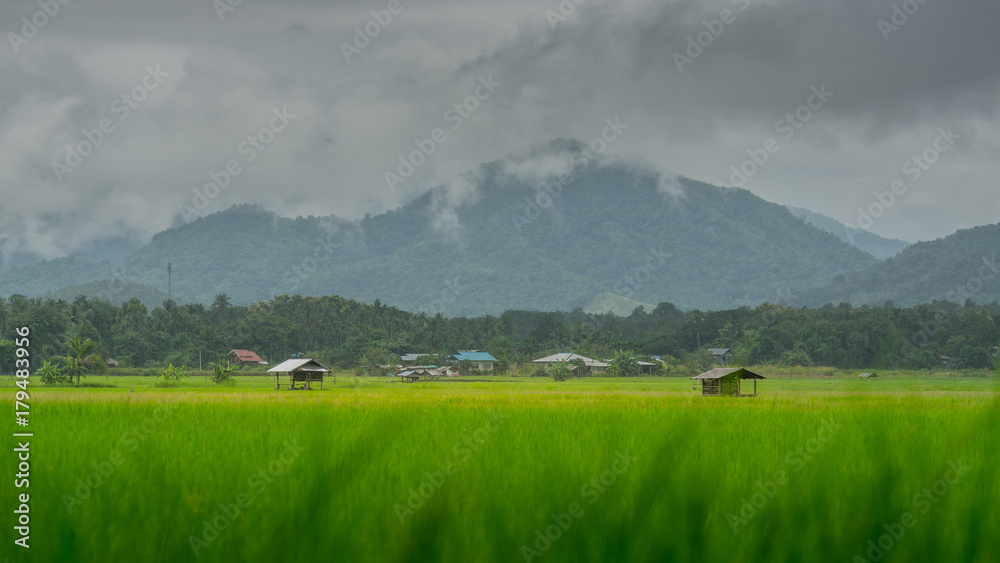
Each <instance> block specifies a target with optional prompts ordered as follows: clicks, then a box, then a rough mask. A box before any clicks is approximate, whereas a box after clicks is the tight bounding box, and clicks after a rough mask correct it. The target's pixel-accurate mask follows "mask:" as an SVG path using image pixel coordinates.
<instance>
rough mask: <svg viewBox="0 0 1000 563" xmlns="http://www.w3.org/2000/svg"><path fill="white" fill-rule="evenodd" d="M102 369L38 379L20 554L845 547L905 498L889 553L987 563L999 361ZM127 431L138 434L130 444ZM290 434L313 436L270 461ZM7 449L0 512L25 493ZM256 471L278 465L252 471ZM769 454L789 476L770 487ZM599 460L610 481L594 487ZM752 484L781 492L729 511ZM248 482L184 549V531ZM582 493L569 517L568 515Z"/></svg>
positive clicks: (499, 557)
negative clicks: (442, 372) (331, 374)
mask: <svg viewBox="0 0 1000 563" xmlns="http://www.w3.org/2000/svg"><path fill="white" fill-rule="evenodd" d="M89 381H90V382H91V383H105V378H104V377H95V376H92V377H90V378H89ZM108 382H109V383H110V384H111V385H114V387H112V388H86V389H73V388H45V387H44V386H42V385H40V384H38V383H36V382H32V386H31V392H32V407H31V408H32V413H31V427H30V430H31V431H33V432H34V433H35V437H34V438H33V439H32V458H31V462H32V467H31V487H30V490H29V492H30V494H31V503H32V504H31V516H32V521H31V523H32V535H31V544H32V548H31V550H30V552H27V553H24V550H21V549H20V548H14V547H11V546H12V539H11V540H8V541H6V545H7V546H8V547H5V550H6V552H7V554H9V555H10V556H11V561H81V562H89V561H102V562H103V561H189V560H198V561H410V560H413V561H525V560H526V557H525V556H524V552H523V549H524V547H523V546H528V547H531V548H535V547H536V546H535V543H536V541H537V535H536V530H542V533H544V531H545V529H546V528H547V527H549V526H551V525H553V516H552V515H553V514H555V515H556V519H557V520H561V521H562V522H563V523H564V524H565V523H567V522H568V523H569V526H568V529H566V530H562V529H559V530H558V531H559V538H558V539H557V540H555V541H551V542H550V543H551V545H550V546H549V547H548V548H547V549H544V550H539V551H538V553H540V554H541V555H540V557H537V556H535V555H534V554H530V553H529V557H530V559H531V560H532V561H543V562H548V561H707V562H714V561H727V562H728V561H851V560H852V558H853V557H855V556H862V557H864V555H865V551H866V550H867V549H868V541H869V540H873V541H878V539H879V536H880V535H882V534H884V533H886V532H885V530H884V529H883V525H886V524H888V525H890V526H891V525H892V524H893V523H895V522H898V521H899V520H900V517H901V515H902V514H903V513H905V512H913V513H914V515H915V518H916V523H915V525H914V526H913V527H912V528H904V530H905V535H904V536H903V537H902V538H901V539H900V540H899V541H895V540H894V543H895V545H894V546H893V547H892V548H891V549H890V550H889V551H888V554H887V555H886V556H885V558H884V559H883V561H982V562H987V561H989V562H993V561H997V560H1000V538H998V537H997V535H996V533H995V531H996V530H997V529H1000V511H998V510H997V509H996V507H997V505H998V501H1000V481H998V479H997V478H996V475H997V467H1000V443H998V442H1000V440H998V437H1000V433H998V428H997V424H998V414H1000V409H998V396H1000V395H998V394H997V392H996V390H997V385H996V384H997V381H996V379H995V378H983V377H947V376H928V375H919V376H914V375H906V376H898V377H893V376H886V377H882V378H880V379H878V380H876V381H870V382H864V381H858V380H857V378H853V377H850V376H849V375H847V374H840V375H834V376H832V377H813V378H806V377H787V378H782V377H776V378H769V379H768V380H765V381H763V382H760V383H759V384H758V391H759V392H760V394H761V395H760V396H759V397H756V398H752V399H750V398H744V399H728V398H726V399H719V398H704V397H701V396H699V394H698V393H697V392H696V391H693V390H692V385H691V381H689V380H686V379H671V378H639V379H626V380H621V379H596V378H595V379H582V380H571V381H568V382H564V383H556V382H553V381H551V380H535V379H528V378H523V379H522V378H515V379H514V380H508V381H504V382H500V383H496V382H489V383H483V382H480V383H466V382H445V381H441V382H421V383H417V384H401V383H398V380H395V379H390V378H385V379H373V378H354V377H351V376H346V377H345V376H340V377H338V379H337V383H336V385H328V386H327V388H326V389H325V390H324V391H314V392H288V391H284V390H283V391H280V392H277V391H274V390H273V379H269V378H247V377H240V378H238V381H237V383H236V385H235V386H232V387H217V386H215V385H213V384H211V383H210V382H206V381H205V380H204V379H203V378H199V377H191V378H188V379H186V380H184V381H182V383H181V385H180V386H178V387H176V388H162V389H161V388H156V387H154V386H153V383H154V380H153V378H143V377H111V378H109V379H108ZM0 387H2V388H3V389H2V391H3V392H6V393H8V394H12V393H13V391H14V389H13V388H12V387H11V384H10V382H8V381H3V382H2V385H0ZM157 417H158V418H159V419H160V420H159V421H157V420H156V418H157ZM824 421H826V424H828V425H832V426H833V427H834V428H836V433H835V434H833V435H832V437H831V436H829V435H828V433H827V432H826V431H824V432H822V433H821V429H822V428H823V427H824ZM144 424H145V427H143V425H144ZM838 426H842V427H838ZM132 429H138V432H139V435H140V436H142V437H143V438H144V439H143V440H141V441H139V438H138V437H136V436H135V435H134V434H133V437H132V438H131V439H129V440H123V435H125V434H126V433H127V432H130V431H131V430H132ZM477 432H478V434H477ZM477 437H478V438H481V441H480V442H479V443H477V442H475V440H476V439H477ZM819 438H830V439H829V441H826V442H820V441H818V440H819ZM10 440H12V439H10ZM132 440H134V441H132ZM466 440H471V441H473V445H474V446H475V450H473V449H472V447H471V446H469V445H468V444H467V442H465V441H466ZM286 442H290V443H293V444H296V445H297V446H299V447H301V448H302V449H301V451H300V452H298V455H297V456H296V457H289V454H287V453H286V454H285V461H281V455H282V450H283V448H284V447H285V446H284V444H285V443H286ZM456 444H457V445H456ZM463 444H465V445H463ZM133 447H134V451H133ZM799 448H812V449H813V451H814V454H813V455H812V457H811V459H808V460H807V459H805V458H804V455H802V454H800V453H798V452H797V450H798V449H799ZM8 452H10V450H8ZM115 452H117V453H115ZM618 452H620V453H622V454H628V455H631V456H635V458H636V459H635V461H634V462H633V463H631V465H630V466H629V467H622V466H621V462H620V461H619V462H617V463H616V461H615V460H616V458H617V456H618ZM804 453H808V452H804ZM119 455H120V456H121V457H120V458H119V457H118V456H119ZM800 459H801V461H800ZM111 461H120V465H117V466H116V465H113V464H111ZM958 461H961V462H962V463H963V464H965V465H967V466H969V469H968V471H967V472H965V473H964V475H962V476H961V477H960V478H959V480H958V481H957V482H956V483H954V484H953V485H951V486H950V488H949V490H948V491H947V492H946V493H945V494H943V495H942V497H941V498H940V500H939V501H938V502H934V503H928V506H929V510H928V511H927V513H926V514H923V513H921V509H922V508H924V505H923V504H918V505H916V506H915V505H914V495H917V494H922V493H921V489H924V488H926V487H932V486H933V485H934V484H935V482H936V481H938V480H940V479H942V478H943V477H944V475H945V472H946V471H947V469H948V467H949V466H948V464H949V462H958ZM286 462H287V463H286ZM2 463H3V468H4V475H6V476H8V477H5V478H4V479H3V484H2V485H0V491H2V496H0V498H2V499H4V506H3V508H4V513H5V514H8V515H9V514H11V512H10V510H11V509H9V508H8V506H10V505H11V504H12V503H13V500H12V499H13V498H14V496H15V493H16V492H24V489H14V488H13V486H12V485H13V481H12V479H10V476H12V475H13V474H14V473H16V468H15V465H14V463H15V458H14V457H12V455H11V454H10V453H8V454H6V455H4V456H3V461H2ZM95 463H96V464H97V465H96V467H95V465H94V464H95ZM449 464H450V465H449ZM269 466H270V467H271V468H273V469H275V470H277V469H280V470H281V474H280V475H277V476H274V477H273V482H266V481H262V480H257V479H255V478H254V475H255V474H256V473H258V472H259V471H261V470H264V471H265V472H266V471H267V469H268V467H269ZM109 467H110V468H111V471H110V472H109V471H107V469H108V468H109ZM613 468H617V469H619V470H621V474H620V475H618V474H614V473H613V472H610V473H609V471H611V470H612V469H613ZM100 469H104V470H105V473H108V475H107V477H102V483H101V484H100V486H98V487H96V488H94V489H93V490H92V492H91V494H90V496H89V498H87V499H85V500H81V501H80V502H79V503H76V502H72V503H71V510H70V509H67V505H66V499H67V498H69V497H68V496H64V495H74V494H75V492H76V491H75V489H76V488H77V486H78V483H77V482H76V480H77V479H81V480H82V481H84V482H85V481H86V480H87V478H88V476H89V475H91V474H93V473H94V472H95V470H100ZM797 469H798V470H797ZM779 471H784V472H785V473H786V474H787V484H783V485H778V484H776V485H775V487H770V485H769V484H767V483H766V482H767V481H770V480H773V479H774V476H775V474H776V473H777V472H779ZM438 472H440V474H438ZM446 473H450V474H446ZM602 474H603V477H604V478H605V481H606V482H610V480H611V476H614V481H613V483H610V484H609V485H608V486H607V487H606V488H605V490H604V491H603V492H602V491H601V490H599V489H598V488H595V487H593V486H592V485H588V483H589V482H591V480H592V479H600V478H601V477H602ZM91 480H92V483H93V482H95V481H96V479H95V478H94V477H91ZM758 481H761V482H762V486H764V488H765V489H767V490H769V491H771V492H772V493H773V498H767V499H766V503H765V504H763V506H762V507H761V508H759V509H756V514H754V515H752V516H750V517H749V518H746V521H745V524H744V523H742V522H740V521H736V520H734V518H735V517H738V516H740V510H741V505H742V504H743V503H742V499H747V500H748V502H749V500H750V499H751V498H753V495H754V493H755V492H756V491H758V490H759V489H758V488H756V484H757V483H758ZM438 484H439V485H438ZM598 484H599V482H598ZM421 486H423V487H424V492H425V493H427V492H429V493H430V494H428V495H427V496H429V498H428V499H426V500H423V503H422V506H419V507H416V508H414V509H412V510H413V513H412V514H410V513H408V512H406V511H405V510H404V511H402V512H403V513H402V516H403V520H404V521H403V522H401V521H400V512H399V510H398V509H397V505H400V506H406V504H407V502H408V498H410V497H411V496H412V494H413V491H418V494H419V490H420V488H421ZM601 486H602V487H603V485H601ZM83 492H85V491H83ZM241 494H246V495H247V497H240V495H241ZM765 496H766V495H765ZM240 498H242V499H243V500H249V501H250V504H249V505H248V506H246V507H245V508H242V509H241V511H240V514H239V516H238V517H236V518H235V519H232V520H231V521H228V522H227V518H228V517H226V518H223V517H220V520H219V521H220V522H222V523H226V524H227V525H226V529H225V530H223V531H222V532H221V533H220V534H219V536H218V538H216V539H214V541H212V542H211V543H210V544H209V545H202V546H200V549H199V555H198V556H197V557H196V555H195V552H194V550H192V547H191V543H190V538H191V537H192V536H195V537H199V538H201V537H203V531H204V526H205V525H204V522H205V521H206V520H209V521H211V520H213V519H215V518H216V517H217V516H219V515H220V514H223V512H221V511H220V508H219V506H220V505H224V506H228V505H230V504H234V503H236V502H237V499H240ZM414 498H416V497H414ZM761 498H762V497H761V496H759V495H758V497H756V498H755V499H754V500H756V501H758V504H760V501H761ZM922 498H924V497H918V500H919V499H922ZM591 501H593V503H591ZM574 504H579V505H580V506H579V508H580V510H582V515H580V516H579V517H574V516H568V517H564V516H561V515H563V514H569V511H570V507H571V506H572V505H574ZM744 508H745V507H744ZM575 513H576V514H579V511H575ZM730 514H732V515H733V517H730V516H729V515H730ZM746 515H748V513H747V512H744V516H746ZM5 521H6V520H5ZM734 522H735V523H734ZM733 526H736V530H735V532H734V530H733ZM6 529H7V530H8V533H10V532H9V530H10V526H9V525H8V526H7V528H6ZM550 532H552V530H550ZM553 535H554V533H553ZM538 547H545V543H541V544H540V545H539V546H538Z"/></svg>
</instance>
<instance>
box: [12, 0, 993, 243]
mask: <svg viewBox="0 0 1000 563" xmlns="http://www.w3.org/2000/svg"><path fill="white" fill-rule="evenodd" d="M50 1H51V4H45V1H44V0H43V2H41V3H39V2H38V1H37V0H5V1H3V2H2V3H0V31H2V32H3V34H4V41H3V44H2V45H0V76H2V80H0V196H2V198H0V249H2V250H3V252H4V253H5V254H7V253H10V252H12V251H14V250H18V251H32V252H36V253H39V254H41V255H44V256H47V257H54V256H61V255H65V254H68V253H70V252H72V251H74V250H77V249H78V248H79V247H80V245H85V244H87V243H88V242H90V241H93V240H96V239H99V238H100V237H102V236H107V235H109V234H114V233H129V234H131V235H134V236H138V237H148V236H150V235H152V234H154V233H156V232H158V231H160V230H162V229H164V228H167V227H169V226H171V225H174V224H177V223H178V221H179V220H181V219H180V218H181V217H182V211H183V210H184V209H185V207H186V208H188V211H189V213H188V218H189V219H190V217H191V214H190V211H197V212H198V213H199V214H207V213H211V212H215V211H219V210H222V209H225V208H226V207H229V206H230V205H232V204H234V203H241V202H250V203H256V204H260V205H261V206H264V207H266V208H268V209H270V210H273V211H276V212H278V213H279V214H281V215H286V216H297V215H326V214H331V213H333V214H337V215H340V216H344V217H360V216H362V215H364V214H365V213H373V214H374V213H379V212H382V211H384V210H386V209H390V208H395V207H397V206H399V205H400V204H402V203H405V202H406V201H408V200H410V199H412V198H413V197H414V196H416V195H417V194H419V193H422V192H423V191H425V190H426V189H428V188H429V187H432V186H434V185H437V184H440V183H444V182H448V181H451V180H453V179H454V178H455V177H456V176H457V175H458V174H461V173H462V172H464V171H467V170H469V169H471V168H473V167H475V166H476V165H478V164H479V163H482V162H484V161H490V160H495V159H497V158H500V157H502V156H504V155H506V154H508V153H512V152H516V151H521V150H523V149H525V148H526V147H530V146H532V145H534V144H538V143H541V142H544V141H546V140H549V139H552V138H555V137H572V138H576V139H579V140H581V141H583V142H589V141H590V140H591V139H593V138H595V137H597V136H599V135H600V134H601V131H602V129H603V128H604V127H605V119H609V118H610V119H614V118H616V117H617V118H618V119H619V120H620V122H621V123H623V124H626V125H627V126H628V128H627V129H626V130H624V131H623V132H622V134H621V136H620V137H619V138H618V140H617V141H615V142H614V143H612V144H611V146H610V147H609V148H608V151H609V152H610V153H613V154H616V155H623V156H628V157H641V158H643V159H645V160H647V161H648V162H649V163H650V164H651V165H653V166H654V167H657V168H659V169H662V170H664V171H669V172H672V173H676V174H681V175H685V176H690V177H692V178H695V179H698V180H701V181H705V182H709V183H713V184H717V185H733V184H736V185H742V186H743V187H745V188H747V189H749V190H751V191H752V192H753V193H755V194H757V195H759V196H760V197H763V198H765V199H767V200H770V201H774V202H778V203H782V204H789V205H796V206H802V207H807V208H810V209H812V210H814V211H818V212H820V213H825V214H827V215H831V216H833V217H836V218H837V219H840V220H842V221H844V222H846V223H850V224H853V225H857V224H858V223H861V225H860V226H862V227H870V230H872V231H873V232H875V233H878V234H881V235H884V236H891V237H899V238H903V239H906V240H910V241H917V240H928V239H933V238H937V237H940V236H945V235H948V234H950V233H952V232H954V231H955V230H957V229H960V228H965V227H970V226H974V225H980V224H987V223H995V222H997V221H998V220H1000V197H998V190H997V187H998V181H997V177H998V176H997V172H998V171H1000V165H998V161H1000V159H998V155H1000V133H998V127H997V125H998V119H1000V118H998V116H997V109H998V103H1000V90H998V86H1000V64H997V53H1000V34H998V33H996V31H995V26H996V22H997V21H1000V3H998V2H996V1H995V0H948V1H945V0H927V1H926V2H925V3H924V4H923V5H920V4H919V3H918V2H916V0H908V1H907V2H900V1H898V0H897V1H896V2H895V5H896V10H894V8H893V5H894V3H893V2H892V1H889V0H838V1H820V0H801V1H787V0H773V1H763V0H714V1H697V2H696V1H679V2H663V1H649V2H646V1H639V0H628V1H622V2H599V1H596V0H587V1H580V3H579V6H577V5H576V4H573V3H572V2H571V0H564V1H563V2H562V5H561V7H560V2H559V1H557V0H548V1H537V0H536V1H531V2H527V1H525V2H519V1H513V2H497V1H495V0H492V1H488V2H487V1H479V0H473V1H469V0H466V1H463V2H457V1H444V0H415V1H411V0H400V2H399V3H398V6H397V4H396V3H395V2H390V1H389V0H366V1H349V2H348V1H344V2H337V1H331V2H320V1H306V0H282V1H280V2H279V1H276V0H242V2H239V0H216V1H215V2H214V3H213V2H212V0H183V1H181V0H177V1H169V2H168V1H165V0H164V1H156V2H154V1H148V0H147V1H128V2H126V1H110V0H68V1H67V0H59V1H58V2H57V1H56V0H50ZM61 2H67V3H66V4H65V5H62V4H61ZM230 4H238V5H236V6H231V5H230ZM915 7H916V8H917V9H916V10H914V8H915ZM46 8H47V9H48V11H49V12H50V13H51V12H55V13H54V15H50V14H49V13H46V12H45V9H46ZM56 8H58V11H56ZM388 8H392V9H393V11H395V12H396V13H395V14H391V13H390V12H388V11H387V9H388ZM373 10H374V11H376V14H375V15H374V16H373V14H372V11H373ZM724 10H726V11H725V12H724ZM379 11H382V12H383V13H378V12H379ZM560 12H561V13H560ZM906 12H911V13H910V14H907V13H906ZM388 15H391V20H390V19H389V18H388V17H387V16H388ZM22 18H26V20H25V19H22ZM904 19H905V21H904ZM376 20H381V22H379V21H376ZM880 20H881V21H882V22H883V23H882V24H880V23H879V22H880ZM26 21H27V22H28V23H26ZM355 27H357V28H358V29H360V30H361V32H362V35H361V36H359V35H358V33H357V31H356V30H355ZM699 34H700V35H699ZM369 35H373V37H370V36H369ZM689 38H690V39H689ZM699 42H700V44H699ZM347 46H350V47H347ZM348 59H349V60H348ZM487 84H488V85H489V86H488V87H487V86H486V85H487ZM477 88H478V90H477ZM814 92H821V93H822V95H817V94H814ZM477 93H478V94H479V95H480V98H482V100H481V101H480V100H475V103H471V101H469V100H466V97H467V96H470V95H471V96H474V95H476V94H477ZM123 96H124V98H123ZM811 96H812V97H811ZM463 100H466V102H467V107H474V110H473V111H466V110H464V109H463V111H462V112H454V111H452V112H451V113H448V110H449V108H452V107H453V106H454V104H456V103H461V102H462V101H463ZM810 104H811V105H812V108H811V109H806V108H803V107H800V106H808V105H810ZM796 112H798V117H794V114H796ZM786 114H792V115H793V119H794V121H795V123H794V124H792V122H791V121H788V120H785V121H781V120H782V119H784V118H785V116H786ZM279 115H281V116H283V117H279ZM803 117H805V119H802V118H803ZM102 120H103V121H102ZM102 125H103V126H104V128H105V130H106V131H105V132H102V131H100V129H101V126H102ZM435 128H441V129H442V130H443V132H445V133H446V137H445V138H444V139H443V141H441V142H438V141H433V142H432V143H431V144H429V145H428V144H426V143H425V146H427V147H430V146H433V148H434V151H433V154H431V155H430V156H429V157H427V158H426V159H424V160H425V162H423V163H421V164H420V165H419V166H417V167H415V172H414V173H413V175H412V176H410V177H409V178H407V179H405V181H403V182H400V183H396V184H394V185H393V186H392V187H391V188H390V186H389V185H388V182H387V180H386V177H385V173H386V172H387V171H392V172H397V171H398V170H397V168H398V166H399V156H400V155H408V154H409V153H410V152H412V151H414V150H417V146H416V145H415V143H414V141H415V140H417V139H427V138H430V137H432V132H433V131H434V129H435ZM262 129H265V131H263V132H262V131H261V130H262ZM250 136H255V137H259V139H258V140H256V141H255V142H256V144H257V147H259V148H262V149H263V150H258V148H254V145H253V144H252V143H253V142H254V141H249V142H248V137H250ZM769 138H770V139H773V142H770V143H769V142H768V139H769ZM268 142H269V144H268ZM92 145H93V146H94V148H93V151H92V152H91V151H88V148H90V146H92ZM935 145H936V146H937V148H934V147H935ZM67 147H75V148H78V149H80V152H89V153H90V154H87V155H86V156H84V155H77V156H78V157H79V158H77V156H74V155H73V154H70V153H71V151H70V150H68V148H67ZM768 148H770V149H771V150H770V152H768V150H767V149H768ZM747 151H751V153H748V152H747ZM925 151H926V154H925ZM73 152H76V151H73ZM765 154H766V156H767V161H766V162H765V163H764V164H762V165H760V166H758V165H756V164H755V163H754V164H751V163H744V161H746V160H747V159H749V158H751V156H756V157H757V158H758V160H763V156H764V155H765ZM917 155H925V156H926V157H928V159H929V160H933V161H934V162H933V163H932V164H931V163H930V162H926V163H925V162H921V163H911V164H909V165H907V162H908V161H909V160H911V159H912V158H913V157H914V156H917ZM251 157H253V158H252V160H251ZM921 158H923V157H921ZM227 165H230V166H232V165H236V166H237V167H238V168H233V170H238V174H236V175H235V177H234V178H232V180H231V181H230V183H229V185H228V186H227V187H226V188H225V189H224V190H220V192H219V193H218V195H217V196H216V197H214V198H205V199H200V198H199V197H196V195H195V192H194V191H193V190H194V189H196V188H197V189H200V190H204V186H205V184H206V183H208V182H209V181H211V177H210V174H211V173H219V172H222V171H224V170H225V169H226V167H227ZM733 166H736V167H740V166H743V168H744V169H745V170H746V171H750V172H752V174H749V175H746V177H745V179H744V178H743V177H741V176H739V175H734V174H733V169H732V167H733ZM755 168H756V170H754V169H755ZM917 171H919V177H918V176H917ZM216 176H217V177H219V176H218V174H216ZM897 180H898V181H900V182H901V184H895V186H894V185H893V182H894V181H897ZM893 187H895V188H896V189H897V192H899V193H897V194H892V198H893V200H892V201H890V200H889V196H888V195H887V194H883V195H882V196H881V199H882V200H883V203H887V204H888V205H885V207H887V209H885V210H884V213H880V208H881V206H883V203H878V201H879V198H877V197H876V195H875V193H876V192H888V193H890V194H891V191H890V190H891V189H892V188H893ZM210 189H211V188H210ZM904 190H905V191H904ZM207 195H212V194H211V193H209V194H207ZM198 207H200V208H201V209H196V208H198ZM859 208H863V209H866V210H870V211H873V212H874V213H875V214H876V215H880V216H878V217H872V218H871V221H870V222H869V221H868V219H866V218H864V217H859V212H858V209H859Z"/></svg>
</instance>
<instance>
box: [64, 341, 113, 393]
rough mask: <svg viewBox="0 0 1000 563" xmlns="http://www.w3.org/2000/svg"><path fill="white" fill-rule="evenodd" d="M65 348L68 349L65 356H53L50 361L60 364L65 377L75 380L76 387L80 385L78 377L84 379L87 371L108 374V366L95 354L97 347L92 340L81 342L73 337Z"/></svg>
mask: <svg viewBox="0 0 1000 563" xmlns="http://www.w3.org/2000/svg"><path fill="white" fill-rule="evenodd" d="M66 348H67V349H68V352H67V353H66V355H63V356H55V357H53V358H52V361H55V362H59V363H60V364H62V366H63V368H64V369H65V370H66V375H68V376H70V378H73V377H75V378H76V383H77V385H79V384H80V377H81V376H83V377H86V373H87V372H88V371H91V370H95V371H99V372H101V373H104V374H106V373H108V366H107V365H106V364H105V363H104V358H103V357H102V356H101V355H100V354H99V353H97V348H98V345H97V343H96V342H94V341H93V340H91V339H89V338H87V339H85V340H82V341H81V340H80V339H79V338H76V337H73V338H70V339H69V340H67V341H66Z"/></svg>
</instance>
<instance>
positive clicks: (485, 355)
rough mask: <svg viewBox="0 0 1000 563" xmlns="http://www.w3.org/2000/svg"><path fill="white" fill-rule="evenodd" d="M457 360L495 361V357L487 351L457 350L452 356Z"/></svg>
mask: <svg viewBox="0 0 1000 563" xmlns="http://www.w3.org/2000/svg"><path fill="white" fill-rule="evenodd" d="M452 358H455V359H456V360H458V361H460V362H461V361H464V360H469V361H472V362H495V361H497V359H496V358H494V357H493V356H491V355H490V354H489V352H459V353H457V354H455V355H454V356H452Z"/></svg>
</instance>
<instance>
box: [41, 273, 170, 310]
mask: <svg viewBox="0 0 1000 563" xmlns="http://www.w3.org/2000/svg"><path fill="white" fill-rule="evenodd" d="M80 295H85V296H87V297H90V298H94V299H104V300H107V301H109V302H110V303H111V304H113V305H120V304H122V303H124V302H126V301H128V300H130V299H132V298H136V299H138V300H139V301H142V303H143V304H144V305H146V306H147V307H149V308H150V309H152V308H154V307H159V306H161V305H163V302H164V301H166V300H167V293H166V292H164V291H160V290H158V289H156V288H155V287H151V286H148V285H146V284H142V283H138V282H133V281H123V280H117V279H106V280H96V281H92V282H88V283H84V284H78V285H72V286H69V287H66V288H63V289H60V290H58V291H54V292H50V293H46V294H45V295H43V296H42V297H46V298H52V299H62V300H64V301H69V302H72V301H73V300H74V299H76V298H77V297H78V296H80ZM171 297H172V298H173V300H174V302H176V303H177V304H178V305H184V304H186V303H190V300H188V299H185V298H184V297H181V296H178V295H177V294H176V293H175V294H172V295H171Z"/></svg>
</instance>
